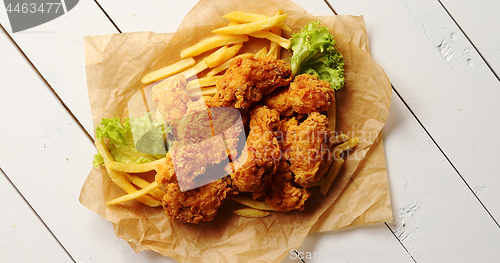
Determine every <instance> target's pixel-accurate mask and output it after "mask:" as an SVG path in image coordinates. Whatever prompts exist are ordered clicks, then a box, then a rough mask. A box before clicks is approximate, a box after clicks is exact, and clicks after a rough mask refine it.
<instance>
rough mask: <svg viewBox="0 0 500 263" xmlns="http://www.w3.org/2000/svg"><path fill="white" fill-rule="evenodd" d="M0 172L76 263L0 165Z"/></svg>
mask: <svg viewBox="0 0 500 263" xmlns="http://www.w3.org/2000/svg"><path fill="white" fill-rule="evenodd" d="M0 174H3V175H4V176H5V178H6V179H7V181H9V183H10V184H11V185H12V187H14V189H16V191H17V193H18V194H19V196H21V198H22V199H23V200H24V202H25V203H26V204H27V205H28V206H29V208H30V209H31V211H33V213H34V214H35V215H36V216H37V217H38V219H39V220H40V222H42V224H43V225H44V226H45V228H46V229H47V231H49V233H50V234H51V235H52V237H54V239H55V240H56V241H57V243H58V244H59V245H60V246H61V247H62V249H63V250H64V251H65V252H66V254H68V256H69V257H70V258H71V260H73V262H75V263H76V260H75V259H74V258H73V257H72V256H71V254H70V253H69V252H68V250H66V248H65V247H64V246H63V244H62V243H61V241H59V239H58V238H57V237H56V235H55V234H54V232H52V230H50V228H49V226H47V224H45V221H43V219H42V218H41V217H40V215H39V214H38V213H37V212H36V211H35V209H34V208H33V206H31V204H30V203H29V202H28V200H27V199H26V198H25V197H24V195H23V194H22V193H21V191H19V189H18V188H17V187H16V185H15V184H14V183H13V182H12V181H11V180H10V178H9V177H8V176H7V174H6V173H5V172H4V171H3V170H2V167H0Z"/></svg>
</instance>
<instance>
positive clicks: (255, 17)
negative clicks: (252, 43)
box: [222, 10, 292, 31]
mask: <svg viewBox="0 0 500 263" xmlns="http://www.w3.org/2000/svg"><path fill="white" fill-rule="evenodd" d="M280 11H281V10H280ZM278 12H279V11H278ZM279 13H280V14H278V15H281V14H283V11H281V12H279ZM222 17H223V18H226V19H228V20H229V21H231V22H236V23H242V24H243V23H251V22H256V21H259V20H263V19H266V18H269V16H266V15H261V14H255V13H248V12H242V11H234V12H231V13H227V14H225V15H223V16H222ZM277 27H279V28H282V29H284V30H286V31H292V29H291V28H290V27H289V26H287V25H286V24H285V23H283V22H282V23H279V24H278V25H277Z"/></svg>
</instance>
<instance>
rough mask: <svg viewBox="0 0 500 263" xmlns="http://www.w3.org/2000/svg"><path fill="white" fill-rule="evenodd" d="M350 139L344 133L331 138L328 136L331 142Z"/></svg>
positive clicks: (337, 142)
mask: <svg viewBox="0 0 500 263" xmlns="http://www.w3.org/2000/svg"><path fill="white" fill-rule="evenodd" d="M350 139H351V138H349V136H347V135H346V134H339V135H337V136H335V137H333V138H330V141H331V143H332V144H339V143H343V142H346V141H349V140H350Z"/></svg>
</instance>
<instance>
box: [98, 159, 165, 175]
mask: <svg viewBox="0 0 500 263" xmlns="http://www.w3.org/2000/svg"><path fill="white" fill-rule="evenodd" d="M162 163H165V158H161V159H158V160H156V161H152V162H149V163H138V164H132V163H119V162H114V161H113V162H110V163H109V164H108V167H109V168H110V169H113V170H115V171H119V172H124V173H144V172H149V171H153V170H154V169H155V167H156V165H158V164H162Z"/></svg>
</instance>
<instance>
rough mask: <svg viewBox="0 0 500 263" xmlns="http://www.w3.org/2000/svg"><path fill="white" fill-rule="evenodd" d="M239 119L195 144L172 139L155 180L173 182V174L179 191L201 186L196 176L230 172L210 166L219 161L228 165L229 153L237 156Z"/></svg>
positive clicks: (210, 175)
mask: <svg viewBox="0 0 500 263" xmlns="http://www.w3.org/2000/svg"><path fill="white" fill-rule="evenodd" d="M242 126H243V125H242V124H241V122H237V123H235V124H234V125H233V126H231V127H230V128H228V129H226V130H225V131H224V132H223V134H224V136H222V135H221V134H219V135H218V136H215V137H211V138H209V139H206V140H203V141H201V142H198V143H186V142H185V141H179V142H174V143H173V145H172V147H170V149H169V152H168V153H167V158H166V161H165V164H163V165H159V166H158V167H157V169H156V172H157V175H156V181H157V182H158V183H159V184H165V183H169V182H172V181H173V179H172V177H173V176H175V178H176V179H175V180H177V182H178V183H179V185H180V188H181V189H182V190H188V189H192V188H194V187H197V186H200V183H199V182H197V181H195V179H196V177H198V176H201V175H203V178H204V180H209V181H212V180H215V179H219V178H221V177H223V176H226V175H228V174H229V173H230V172H227V171H223V170H214V169H210V168H212V167H213V166H215V165H218V164H223V165H224V164H226V163H227V164H229V159H228V156H229V155H231V156H236V148H237V144H238V140H239V136H240V134H241V133H242V128H241V127H242Z"/></svg>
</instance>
